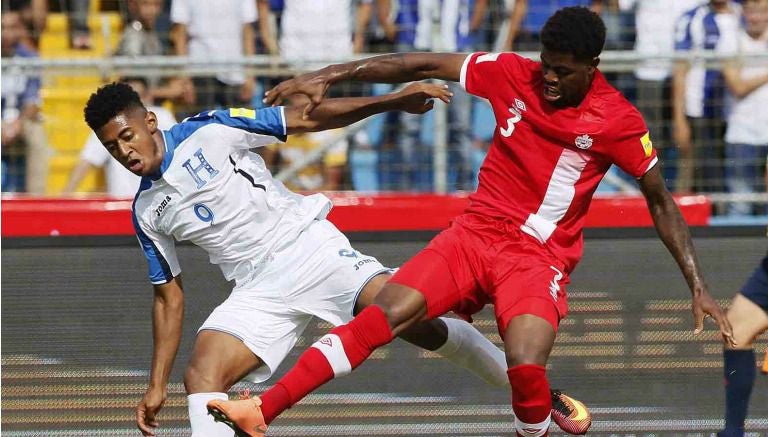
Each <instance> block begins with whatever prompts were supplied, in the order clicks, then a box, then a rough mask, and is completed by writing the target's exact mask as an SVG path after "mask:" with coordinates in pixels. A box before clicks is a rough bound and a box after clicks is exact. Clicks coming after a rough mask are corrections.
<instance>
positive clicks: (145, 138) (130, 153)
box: [96, 108, 163, 176]
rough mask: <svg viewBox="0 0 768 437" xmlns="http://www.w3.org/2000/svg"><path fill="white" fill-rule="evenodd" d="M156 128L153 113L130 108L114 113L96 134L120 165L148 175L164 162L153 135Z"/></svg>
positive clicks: (134, 172) (161, 149)
mask: <svg viewBox="0 0 768 437" xmlns="http://www.w3.org/2000/svg"><path fill="white" fill-rule="evenodd" d="M157 131H158V129H157V117H156V116H155V114H154V113H152V112H149V111H144V110H143V109H140V108H133V109H129V110H127V111H123V112H120V113H118V114H117V115H116V116H114V117H113V118H112V119H111V120H109V122H107V124H105V125H104V126H102V127H101V128H99V129H98V130H97V131H96V136H97V137H99V141H101V144H103V145H104V147H105V148H106V149H107V151H108V152H109V154H110V155H112V157H113V158H115V159H116V160H117V161H118V162H119V163H120V164H121V165H122V166H123V167H125V168H127V169H128V170H130V171H131V173H133V174H135V175H138V176H149V175H152V174H155V173H157V171H158V170H159V169H160V164H161V163H162V162H163V148H162V147H161V146H160V145H158V144H157V142H156V141H155V138H154V137H153V135H154V134H155V133H157Z"/></svg>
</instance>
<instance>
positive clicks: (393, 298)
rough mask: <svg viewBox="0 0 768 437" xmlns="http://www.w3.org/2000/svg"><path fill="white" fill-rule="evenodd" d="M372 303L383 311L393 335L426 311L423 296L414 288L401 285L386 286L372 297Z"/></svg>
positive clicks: (413, 322) (415, 320) (417, 319)
mask: <svg viewBox="0 0 768 437" xmlns="http://www.w3.org/2000/svg"><path fill="white" fill-rule="evenodd" d="M374 304H375V305H377V306H378V307H379V308H381V310H382V311H383V312H384V316H385V317H386V318H387V323H389V327H390V328H391V329H392V332H393V334H394V335H398V334H399V333H400V332H402V331H403V330H405V329H408V328H409V327H410V326H413V325H414V324H415V323H416V322H418V321H419V320H421V319H422V318H423V317H424V316H425V315H426V313H427V305H426V301H425V300H424V296H423V295H422V294H421V293H419V292H418V291H416V290H413V289H410V288H407V287H402V286H389V285H388V286H386V287H385V288H384V289H383V290H382V292H381V293H379V295H378V296H376V298H375V299H374Z"/></svg>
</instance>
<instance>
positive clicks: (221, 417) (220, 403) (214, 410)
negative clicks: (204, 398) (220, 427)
mask: <svg viewBox="0 0 768 437" xmlns="http://www.w3.org/2000/svg"><path fill="white" fill-rule="evenodd" d="M208 414H210V415H212V416H213V420H215V421H217V422H223V423H224V424H226V425H227V426H229V427H230V428H232V429H233V430H235V435H236V436H237V437H263V436H264V435H265V434H266V433H267V422H266V421H265V420H264V415H263V414H262V413H261V399H259V398H258V397H253V398H247V397H246V398H245V399H240V400H237V401H225V400H222V399H214V400H212V401H209V402H208Z"/></svg>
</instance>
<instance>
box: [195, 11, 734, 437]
mask: <svg viewBox="0 0 768 437" xmlns="http://www.w3.org/2000/svg"><path fill="white" fill-rule="evenodd" d="M541 42H542V46H543V48H542V51H541V62H535V61H532V60H529V59H525V58H522V57H520V56H518V55H516V54H514V53H473V54H470V55H466V54H432V53H406V54H393V55H384V56H377V57H373V58H369V59H363V60H359V61H355V62H350V63H346V64H340V65H331V66H329V67H326V68H324V69H321V70H319V71H317V72H311V73H307V74H304V75H301V76H298V77H296V78H294V79H292V80H289V81H286V82H284V83H282V84H280V85H278V86H277V87H276V88H275V89H273V90H271V91H270V92H269V93H268V94H267V97H266V99H265V101H266V102H267V103H271V104H276V103H279V102H280V101H281V100H282V99H283V98H284V97H285V96H288V95H291V94H295V93H303V94H306V95H307V96H309V97H310V99H311V100H312V104H310V105H309V106H308V107H307V109H306V113H308V112H311V110H312V106H313V105H315V104H317V103H318V102H320V101H321V100H322V97H323V95H324V94H325V92H326V91H327V89H328V87H329V86H330V85H331V84H333V83H336V82H340V81H344V80H358V81H368V82H390V83H396V82H409V81H414V80H421V79H427V78H437V79H443V80H450V81H459V82H461V84H462V85H463V86H464V87H465V88H466V90H467V91H468V92H470V93H471V94H474V95H477V96H480V97H483V98H486V99H488V100H489V101H490V103H491V106H492V107H493V111H494V114H495V117H496V123H497V129H496V131H495V133H494V138H493V143H492V145H491V149H490V150H489V152H488V156H487V157H486V159H485V162H484V163H483V166H482V168H481V170H480V176H479V179H480V184H479V187H478V189H477V192H476V193H474V194H473V195H472V196H471V197H470V205H469V207H468V208H467V210H466V211H465V212H464V213H463V214H462V215H461V216H459V217H457V218H456V219H455V220H454V222H453V224H452V225H451V227H450V228H449V229H447V230H445V231H443V232H441V233H440V234H439V235H438V236H437V237H436V238H435V239H434V240H432V242H431V243H430V244H429V246H427V247H426V248H425V249H424V250H422V251H421V252H420V253H419V254H417V255H416V256H415V257H414V258H412V259H411V260H410V261H408V262H407V263H406V264H405V265H403V267H402V268H401V269H400V270H399V271H398V272H397V273H396V274H395V275H394V277H393V278H392V279H391V280H390V281H389V283H388V284H387V285H385V287H384V289H383V290H382V291H381V293H380V294H379V295H378V296H377V297H376V298H375V300H374V305H371V306H369V307H368V308H366V309H365V310H364V311H362V312H361V313H360V314H359V315H358V316H357V317H355V319H353V320H352V321H351V322H350V323H348V324H347V325H342V326H339V327H337V328H335V329H333V330H332V331H330V333H329V334H328V335H326V336H324V337H323V338H322V339H320V340H319V341H318V342H317V343H315V344H314V345H312V347H310V348H309V349H308V350H307V351H306V352H304V354H303V355H302V356H301V357H300V359H299V360H298V362H297V364H296V365H295V366H294V367H293V368H292V369H291V370H290V371H289V372H288V373H287V374H286V375H285V376H284V377H283V378H282V379H281V380H280V381H278V382H277V384H276V385H275V386H274V387H272V388H271V389H270V390H268V391H266V392H265V393H264V394H263V395H262V396H261V397H259V398H253V399H249V400H242V401H226V402H222V401H213V402H211V403H209V404H208V408H209V411H210V412H211V413H212V414H214V416H216V417H217V418H219V419H221V420H224V421H226V422H228V423H230V424H231V426H233V427H234V428H236V429H239V430H240V431H242V432H245V433H246V434H247V435H263V433H264V431H265V430H266V426H267V425H268V424H269V423H270V422H271V421H272V420H273V419H274V418H275V417H277V415H279V414H280V413H281V412H282V411H284V410H285V409H287V408H289V407H290V406H292V405H294V404H295V403H297V402H298V401H299V400H300V399H302V398H303V397H304V396H305V395H307V394H308V393H309V392H311V391H312V390H314V389H315V388H317V387H318V386H320V385H322V384H323V383H325V382H327V381H329V380H330V379H332V378H333V377H334V376H336V375H341V374H343V373H344V372H345V371H347V370H348V369H350V368H351V369H354V368H356V367H357V366H358V365H360V363H362V362H363V361H364V360H365V359H366V358H367V357H368V356H369V355H370V354H371V352H372V351H373V350H374V349H376V348H377V347H379V346H382V345H384V344H387V343H389V342H390V341H391V340H392V338H393V337H394V336H395V335H397V334H398V333H400V332H402V331H403V330H404V329H406V328H408V327H409V326H412V325H413V324H414V323H416V322H418V321H420V320H424V319H432V318H434V317H437V316H439V315H441V314H444V313H447V312H449V311H454V312H457V313H459V314H465V315H469V314H472V313H473V312H475V311H477V310H479V309H480V308H482V307H483V305H485V304H487V303H493V305H494V307H495V313H496V319H497V323H498V329H499V333H500V334H501V336H502V338H503V339H504V344H505V352H506V356H507V363H508V366H509V369H508V371H507V374H508V376H509V381H510V384H511V388H512V407H513V409H514V412H515V416H516V418H515V430H516V432H517V435H519V436H526V437H538V436H543V435H546V434H547V432H548V428H549V425H550V420H551V417H550V409H551V407H552V401H551V398H550V393H549V383H548V381H547V377H546V375H545V365H546V363H547V359H548V357H549V354H550V351H551V349H552V346H553V344H554V341H555V335H556V333H557V327H558V324H559V322H560V320H562V318H563V317H565V315H566V313H567V311H568V301H567V295H566V292H565V287H566V285H567V284H568V282H569V274H570V273H571V271H573V269H574V267H575V266H576V264H577V263H578V261H579V259H580V258H581V255H582V228H583V225H584V218H585V216H586V213H587V209H588V208H589V203H590V201H591V199H592V195H593V194H594V192H595V189H596V188H597V185H598V183H599V182H600V180H601V179H602V178H603V176H604V175H605V173H606V171H608V168H609V167H610V166H611V165H612V164H616V165H618V166H619V167H620V168H622V169H623V170H624V171H626V172H627V173H629V174H631V175H632V176H634V177H635V178H637V180H638V182H639V184H640V187H641V190H642V193H643V195H644V196H645V198H646V200H647V203H648V208H649V210H650V213H651V215H652V217H653V221H654V223H655V226H656V229H657V231H658V233H659V236H660V237H661V239H662V241H663V242H664V244H665V245H666V246H667V248H668V249H669V251H670V253H671V254H672V256H673V257H674V259H675V261H677V264H678V265H679V267H680V270H681V272H682V274H683V276H684V277H685V280H686V282H687V284H688V286H689V288H690V291H691V295H692V309H693V316H694V323H695V332H696V333H698V332H700V331H701V330H702V329H703V324H704V319H705V318H706V317H707V316H711V317H712V318H713V319H714V320H715V321H716V322H717V324H718V325H719V329H720V332H721V334H722V335H723V337H724V338H725V339H726V341H728V342H729V343H731V344H733V336H732V330H731V327H730V325H729V323H728V320H727V319H726V317H725V316H724V314H723V311H722V310H721V308H720V307H719V305H718V304H717V302H716V301H715V300H714V299H713V298H712V296H711V295H710V294H709V291H708V290H707V285H706V283H705V281H704V277H703V276H702V273H701V270H700V268H699V264H698V261H697V258H696V254H695V251H694V248H693V243H692V241H691V237H690V232H689V230H688V227H687V225H686V223H685V221H684V220H683V218H682V216H681V214H680V211H679V209H678V208H677V206H676V204H675V202H674V200H673V199H672V196H671V195H670V194H669V192H668V191H667V189H666V187H665V185H664V181H663V179H662V177H661V172H660V169H659V163H658V158H657V157H656V152H655V151H654V149H653V146H652V144H651V140H650V137H649V133H648V130H647V128H646V126H645V123H644V122H643V119H642V116H641V115H640V113H639V112H638V111H637V110H636V109H635V108H634V107H633V106H632V105H631V104H630V103H629V102H627V100H625V99H624V97H622V95H621V94H620V93H619V92H618V91H617V90H616V89H614V88H613V87H612V86H610V85H609V84H608V82H607V81H606V79H605V77H604V76H603V74H602V73H601V72H600V71H599V70H598V69H597V66H598V64H599V62H600V59H599V55H600V53H601V51H602V48H603V44H604V42H605V25H604V24H603V22H602V20H601V19H600V17H599V16H598V15H596V14H594V13H593V12H591V11H589V10H588V9H585V8H577V7H576V8H564V9H561V10H559V11H558V12H556V13H555V14H554V15H553V16H552V17H550V19H549V20H548V21H547V23H546V25H545V26H544V28H543V29H542V32H541ZM580 412H581V409H580V408H578V406H577V407H576V408H574V409H573V413H574V414H573V417H572V419H574V420H578V419H580V417H581V416H582V414H580Z"/></svg>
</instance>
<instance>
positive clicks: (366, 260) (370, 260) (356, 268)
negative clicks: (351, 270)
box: [355, 258, 376, 271]
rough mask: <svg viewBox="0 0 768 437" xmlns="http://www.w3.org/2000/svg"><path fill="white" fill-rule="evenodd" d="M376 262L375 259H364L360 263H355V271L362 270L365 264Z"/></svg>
mask: <svg viewBox="0 0 768 437" xmlns="http://www.w3.org/2000/svg"><path fill="white" fill-rule="evenodd" d="M375 262H376V260H375V259H373V258H364V259H361V260H360V261H358V262H357V263H355V271H358V270H360V267H362V266H364V265H365V264H368V263H375Z"/></svg>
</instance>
